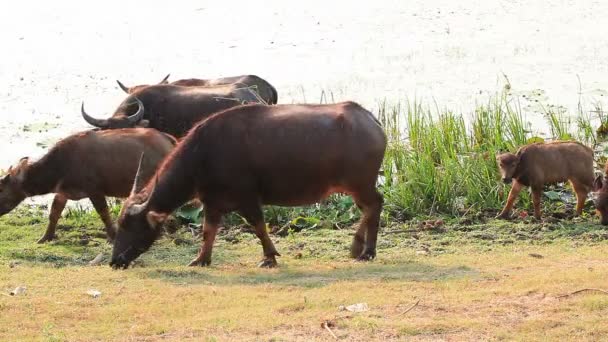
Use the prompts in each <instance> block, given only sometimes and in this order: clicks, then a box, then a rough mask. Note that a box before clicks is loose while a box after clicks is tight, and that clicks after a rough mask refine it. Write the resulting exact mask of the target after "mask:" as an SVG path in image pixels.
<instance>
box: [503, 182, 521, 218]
mask: <svg viewBox="0 0 608 342" xmlns="http://www.w3.org/2000/svg"><path fill="white" fill-rule="evenodd" d="M522 187H523V186H522V185H521V183H519V182H518V181H513V185H512V186H511V191H509V198H507V204H505V207H504V208H503V209H502V211H501V212H500V214H498V216H497V218H501V219H507V218H509V214H510V213H511V210H512V209H513V204H515V201H516V200H517V196H519V193H520V192H521V189H522Z"/></svg>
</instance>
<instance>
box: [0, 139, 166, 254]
mask: <svg viewBox="0 0 608 342" xmlns="http://www.w3.org/2000/svg"><path fill="white" fill-rule="evenodd" d="M175 144H176V141H175V139H174V138H173V137H170V136H168V135H167V134H163V133H161V132H158V131H156V130H154V129H146V128H129V129H118V130H109V131H87V132H83V133H76V134H73V135H71V136H69V137H66V138H64V139H62V140H60V141H59V142H58V143H57V144H55V146H53V147H52V148H51V149H50V150H49V152H48V153H47V154H46V155H44V156H43V157H42V158H40V159H39V160H37V161H30V160H29V158H22V159H21V160H20V161H19V163H18V164H17V165H16V166H15V167H11V168H10V169H9V170H8V175H6V176H4V177H3V178H2V179H0V216H2V215H4V214H6V213H8V212H10V211H11V210H13V208H15V207H16V206H17V205H19V203H21V202H22V201H23V200H24V199H25V198H27V197H30V196H35V195H43V194H48V193H54V194H55V198H54V200H53V204H52V206H51V212H50V214H49V225H48V227H47V229H46V232H45V233H44V236H43V237H42V238H41V239H40V240H38V242H39V243H42V242H46V241H49V240H53V239H54V238H55V227H56V226H57V221H58V220H59V218H60V217H61V212H62V211H63V209H64V208H65V205H66V202H67V200H79V199H82V198H86V197H88V198H89V199H90V200H91V202H92V203H93V206H94V207H95V210H97V213H99V216H100V217H101V220H102V221H103V223H104V224H105V227H106V232H107V234H108V238H109V239H110V240H112V239H113V238H114V232H115V228H114V225H113V223H112V219H111V217H110V212H109V210H108V206H107V203H106V199H105V197H106V196H112V197H127V196H128V195H129V191H130V190H131V188H132V186H133V178H134V177H135V174H136V173H139V174H140V175H141V177H142V178H143V179H148V178H149V177H151V176H152V175H153V174H154V172H155V171H156V167H157V166H158V165H159V164H160V161H161V160H162V159H163V158H164V157H165V156H166V155H167V154H169V152H170V151H171V150H172V149H173V147H174V146H175ZM142 153H145V155H146V163H144V164H140V169H141V170H139V171H138V167H137V160H138V158H139V157H140V156H141V154H142Z"/></svg>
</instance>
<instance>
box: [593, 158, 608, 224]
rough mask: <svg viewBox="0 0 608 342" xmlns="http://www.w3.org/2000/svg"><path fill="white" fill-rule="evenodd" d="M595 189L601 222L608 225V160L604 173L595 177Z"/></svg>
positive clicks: (596, 207)
mask: <svg viewBox="0 0 608 342" xmlns="http://www.w3.org/2000/svg"><path fill="white" fill-rule="evenodd" d="M593 191H595V192H597V197H596V199H595V209H596V211H597V213H598V214H599V216H600V223H601V224H602V225H608V161H607V162H606V164H605V166H604V174H603V175H599V176H597V178H595V181H594V182H593Z"/></svg>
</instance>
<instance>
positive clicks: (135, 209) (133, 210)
mask: <svg viewBox="0 0 608 342" xmlns="http://www.w3.org/2000/svg"><path fill="white" fill-rule="evenodd" d="M156 183H158V177H157V178H156V180H155V181H154V185H153V186H152V188H150V191H149V192H148V199H146V201H145V202H143V203H140V204H133V205H132V206H130V207H129V209H128V212H129V214H131V215H137V214H139V213H141V212H142V211H144V209H146V208H147V207H148V203H150V198H152V193H153V192H154V188H156Z"/></svg>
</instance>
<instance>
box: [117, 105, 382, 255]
mask: <svg viewBox="0 0 608 342" xmlns="http://www.w3.org/2000/svg"><path fill="white" fill-rule="evenodd" d="M385 148H386V136H385V134H384V131H383V130H382V128H381V127H380V124H379V122H378V121H377V120H376V119H375V118H374V117H373V115H372V114H371V113H370V112H369V111H367V110H365V109H364V108H362V107H361V106H359V105H358V104H356V103H353V102H344V103H338V104H332V105H278V106H264V105H248V106H241V107H237V108H233V109H229V110H226V111H223V112H220V113H218V114H215V115H213V116H212V117H210V118H208V119H207V120H204V121H202V122H201V123H199V124H198V125H197V126H196V127H194V128H193V129H192V130H191V131H190V133H189V134H188V135H187V136H186V137H185V138H184V139H182V141H181V142H180V143H179V145H178V146H177V147H176V148H175V150H174V151H173V153H172V154H171V155H169V156H168V157H167V158H166V159H165V161H164V162H163V164H162V166H161V167H160V168H159V170H158V171H157V172H156V175H155V176H154V177H153V178H152V179H151V180H150V181H149V182H148V183H147V185H145V186H144V187H142V185H143V183H142V182H141V181H140V180H136V181H135V182H134V190H133V192H132V193H133V194H132V195H131V196H130V197H129V198H128V199H127V200H126V201H125V203H124V206H123V208H122V212H121V214H120V218H119V220H118V223H119V228H118V231H117V235H116V241H115V244H114V250H113V253H112V261H111V265H112V266H113V267H127V266H128V265H129V264H130V263H131V261H133V260H134V259H135V258H137V257H138V256H139V255H140V254H141V253H143V252H145V251H146V250H148V249H149V248H150V246H151V245H152V244H153V243H154V241H155V240H156V239H157V238H158V237H159V235H160V233H161V227H162V223H163V222H164V221H165V219H166V218H167V216H168V215H169V214H170V213H171V212H173V211H174V210H175V209H176V208H178V207H179V206H180V205H182V204H183V203H185V202H186V201H188V200H189V199H191V198H192V197H193V196H195V197H198V198H199V199H200V200H201V201H202V202H203V204H204V214H205V220H204V224H203V233H202V234H203V244H202V246H201V250H200V253H199V254H198V256H197V257H196V258H195V259H194V260H193V261H192V262H191V263H190V265H191V266H193V265H208V264H209V263H210V262H211V250H212V247H213V242H214V240H215V236H216V234H217V230H218V227H219V224H220V220H221V218H222V216H223V215H225V214H227V213H229V212H232V211H237V212H239V213H240V214H241V215H242V216H243V217H245V218H246V219H247V221H248V222H249V223H250V224H252V225H253V226H254V227H255V232H256V235H257V237H258V238H259V239H260V241H261V242H262V247H263V252H264V259H263V261H262V262H261V263H260V266H265V267H273V266H275V265H276V259H275V256H278V255H279V253H278V252H277V250H276V249H275V247H274V245H273V243H272V241H271V240H270V238H269V236H268V233H267V232H266V224H265V223H264V217H263V214H262V205H264V204H272V205H280V206H300V205H308V204H312V203H316V202H319V201H321V200H323V199H324V198H326V197H327V196H329V195H330V194H332V193H337V192H340V193H346V194H349V195H351V196H352V197H353V199H354V200H355V203H356V204H357V206H358V207H359V208H360V209H361V210H362V211H363V216H362V219H361V223H360V226H359V229H358V230H357V232H356V234H355V237H354V240H353V244H352V248H351V255H352V257H354V258H358V259H360V260H369V259H372V258H374V257H375V255H376V239H377V235H378V224H379V219H380V212H381V210H382V202H383V201H382V195H380V193H378V191H377V190H376V181H377V178H378V172H379V169H380V165H381V163H382V159H383V156H384V151H385ZM140 188H141V189H140Z"/></svg>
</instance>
